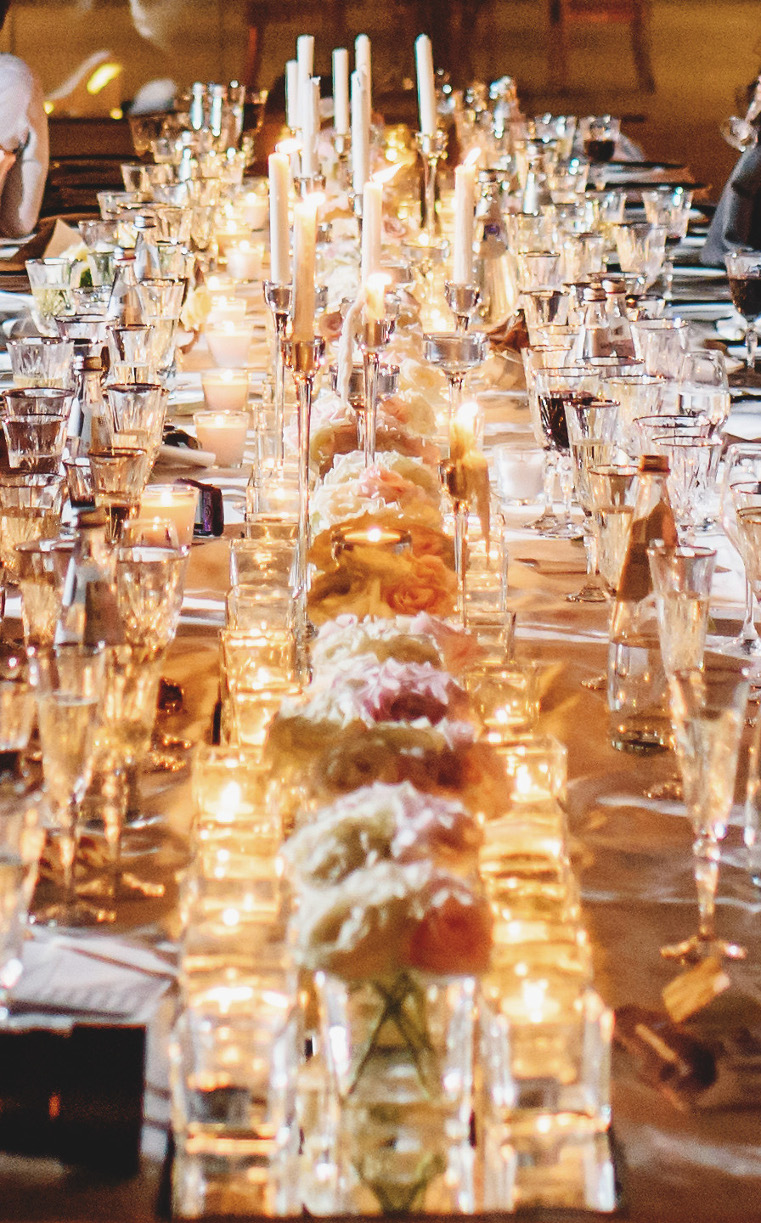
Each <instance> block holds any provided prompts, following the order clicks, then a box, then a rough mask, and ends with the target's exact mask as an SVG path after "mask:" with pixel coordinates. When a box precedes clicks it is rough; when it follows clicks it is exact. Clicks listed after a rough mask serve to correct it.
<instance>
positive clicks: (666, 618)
mask: <svg viewBox="0 0 761 1223" xmlns="http://www.w3.org/2000/svg"><path fill="white" fill-rule="evenodd" d="M647 556H648V562H649V566H650V575H651V578H652V582H653V591H654V593H655V610H656V616H657V620H658V641H659V644H660V649H661V659H662V660H663V670H664V672H665V675H666V679H667V680H669V681H670V680H671V679H672V678H673V676H675V675H677V674H678V673H679V672H681V671H690V670H700V668H701V667H702V665H703V653H704V651H705V642H706V633H707V631H708V611H709V603H710V597H711V581H712V579H713V572H714V569H715V566H716V552H715V551H714V550H713V549H712V548H703V547H691V546H690V545H684V544H682V545H679V546H677V547H675V548H674V547H668V546H667V545H666V544H665V543H664V542H663V540H656V541H655V542H654V543H652V544H651V545H650V547H649V548H648V550H647ZM645 796H646V797H647V798H655V799H658V798H667V799H680V798H682V797H683V790H682V778H681V776H680V774H678V773H674V774H673V775H672V776H671V777H668V778H666V780H665V781H662V782H659V783H657V784H656V785H653V786H650V787H649V788H648V789H647V790H646V791H645Z"/></svg>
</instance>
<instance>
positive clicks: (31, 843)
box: [0, 779, 46, 1027]
mask: <svg viewBox="0 0 761 1223" xmlns="http://www.w3.org/2000/svg"><path fill="white" fill-rule="evenodd" d="M45 817H46V809H45V802H44V798H43V795H42V793H41V792H40V790H39V789H36V788H30V787H29V786H28V785H27V784H26V783H25V782H23V781H21V780H16V779H12V780H11V779H6V780H3V781H2V782H0V862H2V865H3V903H2V905H0V1027H1V1026H2V1025H3V1024H5V1023H7V1021H8V1018H9V1013H8V996H9V994H10V991H11V990H12V989H13V987H14V985H16V983H17V982H18V980H19V977H20V976H21V969H22V960H21V955H22V945H23V941H24V931H25V928H26V924H27V918H28V913H29V906H30V904H31V901H32V893H33V891H34V886H35V883H36V881H37V868H38V865H39V860H40V854H41V852H42V847H43V845H44V843H45V833H44V827H43V825H44V820H45Z"/></svg>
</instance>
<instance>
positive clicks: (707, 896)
mask: <svg viewBox="0 0 761 1223" xmlns="http://www.w3.org/2000/svg"><path fill="white" fill-rule="evenodd" d="M693 853H694V855H695V883H696V885H697V889H698V912H699V914H700V920H699V926H698V937H699V938H700V940H701V942H706V943H710V942H713V939H714V938H715V930H714V916H715V913H716V886H717V884H718V881H719V846H718V842H717V841H716V839H715V838H714V837H712V836H711V835H710V834H708V833H705V832H700V833H698V835H697V836H696V838H695V843H694V845H693Z"/></svg>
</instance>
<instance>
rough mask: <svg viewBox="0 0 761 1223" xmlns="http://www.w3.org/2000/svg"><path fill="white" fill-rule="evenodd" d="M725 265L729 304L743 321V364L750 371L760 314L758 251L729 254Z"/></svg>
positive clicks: (759, 258)
mask: <svg viewBox="0 0 761 1223" xmlns="http://www.w3.org/2000/svg"><path fill="white" fill-rule="evenodd" d="M726 264H727V275H728V276H729V291H730V293H731V294H732V304H733V306H734V307H735V310H737V311H738V313H739V314H741V315H742V316H743V318H744V319H745V353H746V359H745V360H746V365H747V367H748V369H749V370H753V369H755V368H756V348H757V347H758V332H757V330H756V327H757V324H758V317H759V315H761V251H730V252H729V253H728V254H727V256H726Z"/></svg>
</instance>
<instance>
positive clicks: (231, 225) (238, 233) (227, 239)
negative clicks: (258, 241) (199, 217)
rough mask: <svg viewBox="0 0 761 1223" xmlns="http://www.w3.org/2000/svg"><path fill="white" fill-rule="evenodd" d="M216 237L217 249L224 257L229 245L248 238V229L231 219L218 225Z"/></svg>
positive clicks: (234, 244)
mask: <svg viewBox="0 0 761 1223" xmlns="http://www.w3.org/2000/svg"><path fill="white" fill-rule="evenodd" d="M216 237H217V250H218V251H219V253H220V255H222V257H223V258H224V257H225V256H226V255H227V252H228V250H229V249H230V247H231V246H236V245H237V244H238V243H239V242H243V241H244V240H245V239H246V238H248V230H247V229H244V228H243V226H242V225H238V224H236V223H235V222H234V221H233V220H232V219H231V220H230V221H227V222H226V223H224V224H223V225H221V226H220V227H219V229H218V230H217V234H216Z"/></svg>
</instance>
